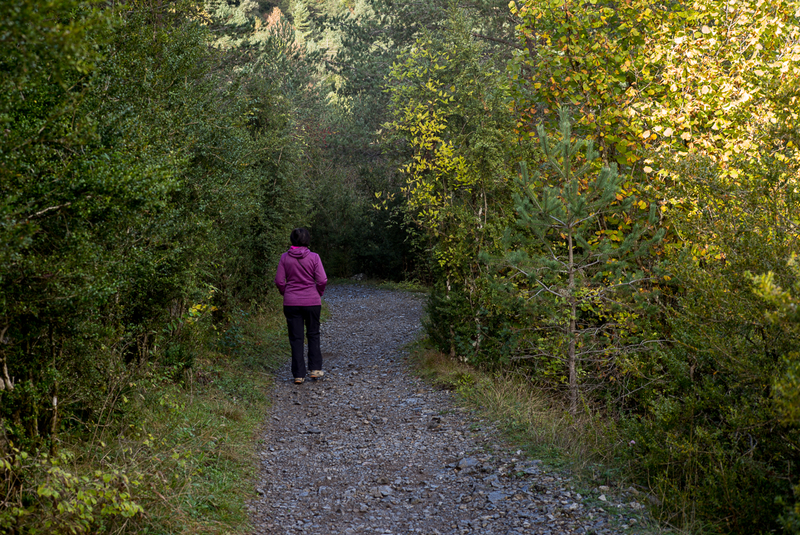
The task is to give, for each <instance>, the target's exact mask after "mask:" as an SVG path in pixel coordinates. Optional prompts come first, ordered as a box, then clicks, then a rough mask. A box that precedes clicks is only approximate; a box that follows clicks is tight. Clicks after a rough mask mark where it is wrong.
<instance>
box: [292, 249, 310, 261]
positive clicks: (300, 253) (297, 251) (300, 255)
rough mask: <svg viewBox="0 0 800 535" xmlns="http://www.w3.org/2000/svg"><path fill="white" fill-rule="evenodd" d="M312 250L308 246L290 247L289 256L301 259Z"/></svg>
mask: <svg viewBox="0 0 800 535" xmlns="http://www.w3.org/2000/svg"><path fill="white" fill-rule="evenodd" d="M310 252H311V251H309V250H308V247H292V248H291V249H289V256H291V257H294V258H297V259H300V258H305V257H307V256H308V253H310Z"/></svg>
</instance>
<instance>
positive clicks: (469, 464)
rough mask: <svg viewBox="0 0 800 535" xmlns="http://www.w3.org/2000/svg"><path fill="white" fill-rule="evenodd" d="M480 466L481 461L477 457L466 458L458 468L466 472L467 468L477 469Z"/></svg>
mask: <svg viewBox="0 0 800 535" xmlns="http://www.w3.org/2000/svg"><path fill="white" fill-rule="evenodd" d="M479 464H480V461H479V460H478V459H476V458H475V457H465V458H463V459H461V460H460V461H458V468H459V470H465V469H467V468H475V467H476V466H478V465H479Z"/></svg>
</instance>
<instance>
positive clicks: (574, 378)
mask: <svg viewBox="0 0 800 535" xmlns="http://www.w3.org/2000/svg"><path fill="white" fill-rule="evenodd" d="M567 250H568V251H569V264H568V265H567V272H568V273H569V305H570V306H569V332H568V334H567V335H568V336H569V353H568V355H567V365H568V366H569V412H570V414H575V413H576V412H578V372H577V365H576V362H575V342H576V341H575V325H576V322H575V320H576V318H577V314H578V301H577V299H576V297H575V262H574V255H573V250H572V232H569V233H568V234H567Z"/></svg>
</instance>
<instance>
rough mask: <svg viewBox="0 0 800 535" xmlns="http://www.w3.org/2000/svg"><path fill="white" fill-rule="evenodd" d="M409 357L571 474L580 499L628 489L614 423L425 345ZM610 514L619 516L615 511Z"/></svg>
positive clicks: (511, 437) (650, 528)
mask: <svg viewBox="0 0 800 535" xmlns="http://www.w3.org/2000/svg"><path fill="white" fill-rule="evenodd" d="M410 354H411V357H410V358H411V359H412V362H413V364H414V366H415V369H416V371H417V373H418V374H419V375H420V376H421V377H423V378H424V379H426V380H428V381H429V382H431V383H432V384H434V385H435V386H437V387H440V388H444V389H447V390H452V391H454V392H456V394H457V395H458V397H459V398H460V400H461V401H462V402H463V403H464V404H465V405H466V406H468V407H470V408H472V409H473V410H475V411H476V413H477V414H478V416H479V417H481V418H484V419H486V420H489V421H491V422H493V423H494V424H495V425H496V426H497V428H498V429H499V430H500V431H501V433H502V434H503V438H504V439H505V440H507V441H508V442H510V443H511V444H513V445H514V447H515V448H519V449H521V450H523V451H524V452H525V454H526V455H528V456H530V457H534V458H537V459H540V460H541V461H542V462H543V463H544V464H545V465H547V466H549V467H550V468H552V469H557V470H559V471H568V472H569V473H570V475H571V476H572V477H573V485H574V486H575V488H576V490H577V491H578V492H580V493H581V494H583V495H586V496H592V495H593V494H596V491H595V489H598V488H599V487H601V486H602V487H603V488H605V487H609V488H610V490H609V491H603V492H604V493H605V494H608V495H609V496H611V495H613V494H614V493H615V492H617V493H621V492H623V491H624V490H627V489H626V487H628V485H629V482H628V478H627V474H628V472H627V471H628V469H629V467H628V466H627V465H626V463H625V462H624V461H623V458H624V456H623V455H622V451H621V450H622V448H625V447H626V444H624V441H623V439H622V438H621V437H620V436H619V433H618V431H617V428H616V425H615V422H613V421H609V420H607V419H604V418H603V417H602V416H601V415H598V414H595V413H592V412H589V411H586V412H585V413H582V414H578V415H571V414H570V413H569V411H568V408H567V404H566V401H562V400H560V399H559V397H558V396H557V395H555V394H552V393H548V392H545V391H543V390H541V389H538V388H536V387H535V386H534V385H532V384H531V383H530V381H528V380H527V379H525V378H524V377H523V376H521V375H520V374H515V373H513V372H508V371H506V372H489V371H485V370H481V369H479V368H476V367H474V366H470V365H468V364H466V363H463V362H460V361H456V360H453V359H452V358H450V357H449V356H448V355H445V354H443V353H440V352H438V351H436V350H434V349H431V348H430V347H429V346H427V345H426V343H425V342H424V341H423V342H419V343H417V344H415V345H413V346H412V347H411V351H410ZM636 492H642V493H643V494H639V497H638V501H640V502H647V497H646V494H647V493H649V489H636ZM627 501H631V499H630V498H629V499H628V500H627ZM598 505H603V506H605V503H601V502H598ZM608 511H609V513H611V514H615V513H616V510H615V509H614V508H608ZM629 512H630V511H626V514H628V513H629ZM629 516H630V515H629ZM639 521H640V523H639V524H638V525H637V528H636V533H647V534H656V533H667V532H668V531H665V530H664V529H663V528H661V527H659V526H658V525H656V524H655V523H654V522H652V521H648V520H647V519H644V518H639ZM643 521H644V522H645V524H642V522H643ZM670 532H671V531H670Z"/></svg>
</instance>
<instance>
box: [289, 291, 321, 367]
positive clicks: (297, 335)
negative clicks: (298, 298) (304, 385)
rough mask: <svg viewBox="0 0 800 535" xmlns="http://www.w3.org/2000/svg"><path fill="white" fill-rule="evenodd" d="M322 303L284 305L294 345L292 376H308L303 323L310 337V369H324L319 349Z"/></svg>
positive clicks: (292, 344) (290, 337) (291, 342)
mask: <svg viewBox="0 0 800 535" xmlns="http://www.w3.org/2000/svg"><path fill="white" fill-rule="evenodd" d="M320 310H322V307H321V306H320V305H317V306H311V307H298V306H284V307H283V315H284V316H286V326H287V327H288V328H289V345H291V346H292V376H293V377H305V376H306V359H305V358H304V357H303V325H305V331H306V336H307V337H308V369H309V370H321V369H322V353H321V352H320V350H319V313H320Z"/></svg>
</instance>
